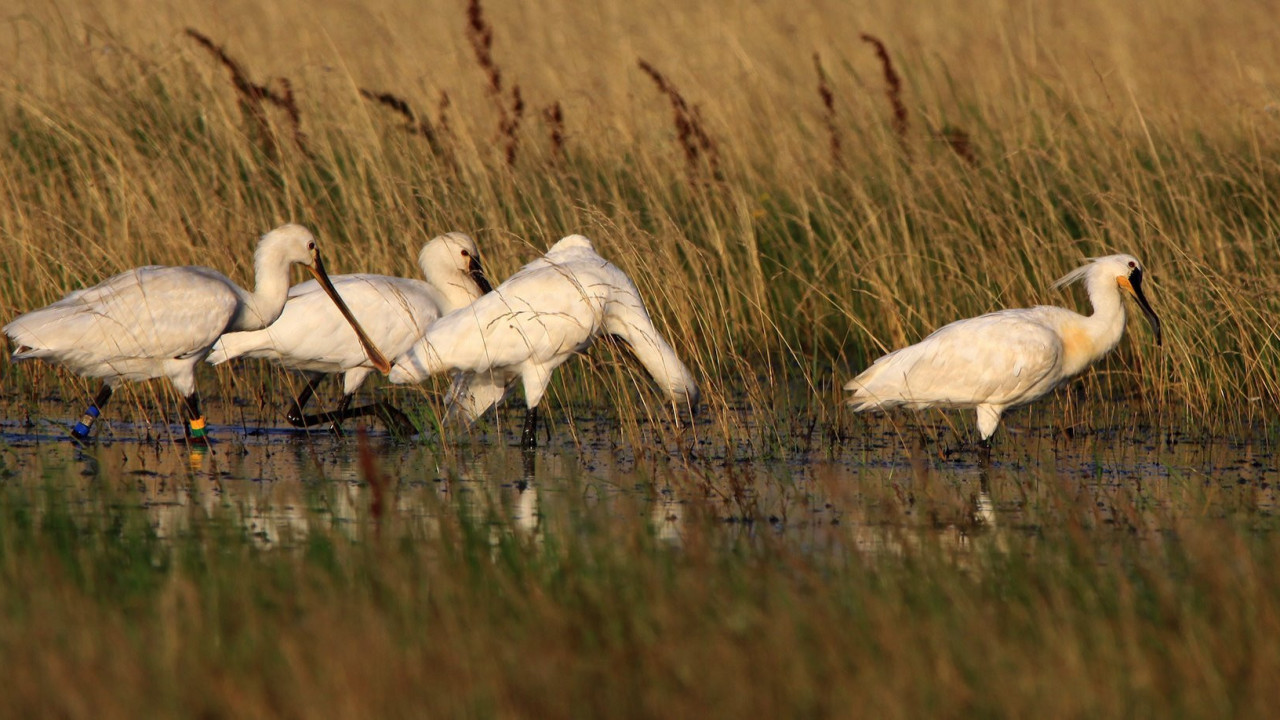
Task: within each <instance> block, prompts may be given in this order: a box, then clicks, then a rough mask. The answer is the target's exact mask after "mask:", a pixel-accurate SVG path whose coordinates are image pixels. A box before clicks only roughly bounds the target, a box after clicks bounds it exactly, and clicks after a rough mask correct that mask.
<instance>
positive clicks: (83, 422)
mask: <svg viewBox="0 0 1280 720" xmlns="http://www.w3.org/2000/svg"><path fill="white" fill-rule="evenodd" d="M110 399H111V386H110V385H108V384H106V383H103V384H102V387H101V388H99V389H98V394H97V395H96V396H94V398H93V402H91V403H89V407H88V408H87V409H85V411H84V415H82V416H81V417H80V422H78V423H76V424H75V427H73V428H71V437H73V438H75V439H77V440H85V439H87V438H88V437H89V431H90V430H92V429H93V421H94V420H97V419H98V415H100V414H101V413H102V406H103V405H106V404H107V401H108V400H110Z"/></svg>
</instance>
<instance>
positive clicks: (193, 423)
mask: <svg viewBox="0 0 1280 720" xmlns="http://www.w3.org/2000/svg"><path fill="white" fill-rule="evenodd" d="M295 263H297V264H301V265H306V266H307V267H308V268H309V269H310V270H311V272H312V273H313V274H314V275H315V276H316V278H317V279H319V280H321V282H324V283H327V282H328V277H327V276H326V275H325V273H324V265H323V263H321V261H320V255H319V253H318V252H317V250H316V243H315V238H314V237H313V236H312V234H311V232H310V231H308V230H307V229H306V228H304V227H302V226H300V225H284V226H281V227H279V228H276V229H275V230H272V231H271V232H269V233H267V234H266V235H264V236H263V237H262V239H261V240H260V241H259V243H258V249H257V252H256V253H255V255H254V272H255V280H256V286H255V289H254V291H253V292H252V293H250V292H248V291H246V290H244V289H242V288H240V287H239V286H237V285H236V284H235V283H233V282H232V281H231V280H229V279H227V277H226V276H224V275H223V274H221V273H219V272H217V271H215V270H211V269H209V268H206V267H165V266H159V265H149V266H146V267H141V268H137V269H135V270H129V271H127V272H124V273H121V274H119V275H116V276H114V277H111V278H108V279H107V280H104V281H103V282H102V283H100V284H98V285H95V286H93V287H91V288H86V289H84V290H78V291H76V292H73V293H71V294H70V295H68V296H66V297H65V298H63V299H61V300H59V301H58V302H55V303H53V304H52V305H49V306H48V307H44V308H41V309H39V310H34V311H32V312H29V313H26V314H25V315H21V316H19V317H17V318H16V319H14V320H13V322H11V323H9V324H8V325H6V326H5V327H4V333H5V334H6V335H8V336H9V338H10V339H11V340H12V341H13V342H14V344H15V346H16V347H15V349H14V353H13V357H14V359H15V360H27V359H32V358H40V359H43V360H46V361H48V362H51V363H56V364H60V365H62V366H64V367H66V368H67V369H68V370H71V371H72V372H74V373H77V374H79V375H83V376H85V377H93V378H102V379H103V381H104V384H103V387H102V390H101V391H100V392H99V394H98V398H97V399H96V400H95V402H94V403H93V404H92V405H91V406H90V408H89V411H88V412H87V413H86V415H85V417H84V418H83V419H82V421H81V423H80V424H78V425H77V426H76V428H75V434H76V435H77V436H80V437H83V436H85V435H87V434H88V429H89V427H90V426H92V424H93V420H94V419H95V418H96V417H97V416H98V410H99V408H100V407H101V406H102V405H103V404H105V402H106V401H107V399H108V398H109V397H110V395H111V392H112V390H113V389H114V388H116V387H118V386H119V385H120V384H121V383H123V382H125V381H130V380H146V379H149V378H154V377H161V376H164V377H168V378H169V380H170V381H171V382H172V383H173V386H174V388H175V389H176V390H177V391H178V392H179V393H180V394H181V395H182V396H183V397H184V398H185V399H186V401H187V403H186V404H187V411H188V413H189V418H188V419H189V421H190V422H189V424H188V427H187V431H188V433H189V435H191V436H192V437H193V438H196V439H199V438H203V437H204V432H203V427H204V420H203V418H202V417H200V413H199V406H198V401H197V398H196V394H195V391H196V380H195V368H196V365H197V364H198V363H199V362H200V361H201V360H203V359H204V358H205V356H206V355H207V354H208V353H209V350H210V349H211V348H212V347H213V344H214V342H215V341H216V340H217V339H218V338H219V337H220V336H221V335H222V334H223V333H225V332H229V331H235V330H253V329H257V328H261V327H264V326H266V325H268V324H270V323H271V322H272V321H274V320H275V319H276V318H277V317H278V316H279V315H280V311H281V309H282V308H283V307H284V303H285V297H286V294H287V293H288V290H289V267H290V266H291V265H293V264H295ZM332 298H333V301H334V302H335V303H338V304H339V305H340V304H341V299H340V298H338V297H337V296H336V295H332ZM343 309H344V310H345V308H343ZM352 322H353V325H354V321H352ZM356 327H357V332H360V333H361V334H363V331H361V330H359V328H358V326H356ZM363 342H364V343H365V348H366V351H367V352H369V353H370V354H371V356H372V357H374V362H376V363H379V364H380V367H382V368H383V369H384V371H385V370H389V369H390V367H389V364H388V363H387V361H386V358H384V357H382V355H381V353H379V352H378V351H377V349H376V348H375V347H373V346H372V345H371V344H368V341H367V338H366V339H365V340H364V341H363Z"/></svg>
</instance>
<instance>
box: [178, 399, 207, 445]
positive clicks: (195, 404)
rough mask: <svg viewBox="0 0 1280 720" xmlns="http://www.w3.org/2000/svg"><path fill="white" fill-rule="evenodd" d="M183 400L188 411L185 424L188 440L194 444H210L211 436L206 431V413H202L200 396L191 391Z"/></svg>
mask: <svg viewBox="0 0 1280 720" xmlns="http://www.w3.org/2000/svg"><path fill="white" fill-rule="evenodd" d="M183 402H184V404H185V405H186V411H187V422H186V424H185V426H184V428H185V430H186V437H187V442H188V443H190V444H192V445H208V444H209V436H208V435H207V434H206V433H205V427H204V415H202V414H201V413H200V396H199V395H197V394H195V393H191V394H190V395H188V396H187V397H185V398H183Z"/></svg>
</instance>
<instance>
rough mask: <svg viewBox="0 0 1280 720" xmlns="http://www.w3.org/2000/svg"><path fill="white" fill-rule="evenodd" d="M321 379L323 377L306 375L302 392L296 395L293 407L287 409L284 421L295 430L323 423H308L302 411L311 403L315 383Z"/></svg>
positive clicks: (320, 421)
mask: <svg viewBox="0 0 1280 720" xmlns="http://www.w3.org/2000/svg"><path fill="white" fill-rule="evenodd" d="M322 377H324V376H323V375H312V374H310V373H308V374H307V375H306V385H304V386H303V388H302V392H300V393H298V398H297V399H296V400H294V402H293V406H292V407H290V408H289V411H288V412H287V413H285V416H284V417H285V419H286V420H288V421H289V424H290V425H292V426H294V427H296V428H303V427H310V426H311V425H318V424H320V423H322V422H324V421H323V420H316V421H314V422H308V421H307V420H308V418H307V416H306V414H305V411H304V410H303V408H305V407H306V406H307V403H309V402H311V396H313V395H315V394H316V383H318V382H319V381H320V379H321V378H322Z"/></svg>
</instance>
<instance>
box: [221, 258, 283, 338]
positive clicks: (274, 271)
mask: <svg viewBox="0 0 1280 720" xmlns="http://www.w3.org/2000/svg"><path fill="white" fill-rule="evenodd" d="M290 265H291V263H289V262H288V261H287V260H285V259H284V258H283V257H282V256H281V255H280V253H277V252H272V251H271V249H270V248H266V249H264V251H263V252H259V253H258V254H257V255H256V256H255V257H254V259H253V281H254V285H253V292H252V293H249V292H245V293H244V295H245V297H244V311H243V312H241V313H239V315H238V316H237V317H236V321H235V327H234V328H233V329H234V330H261V329H262V328H264V327H266V326H268V325H270V324H271V323H273V322H275V321H276V318H278V317H280V313H281V312H283V311H284V303H285V301H286V300H288V299H289V284H290V283H289V266H290Z"/></svg>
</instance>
